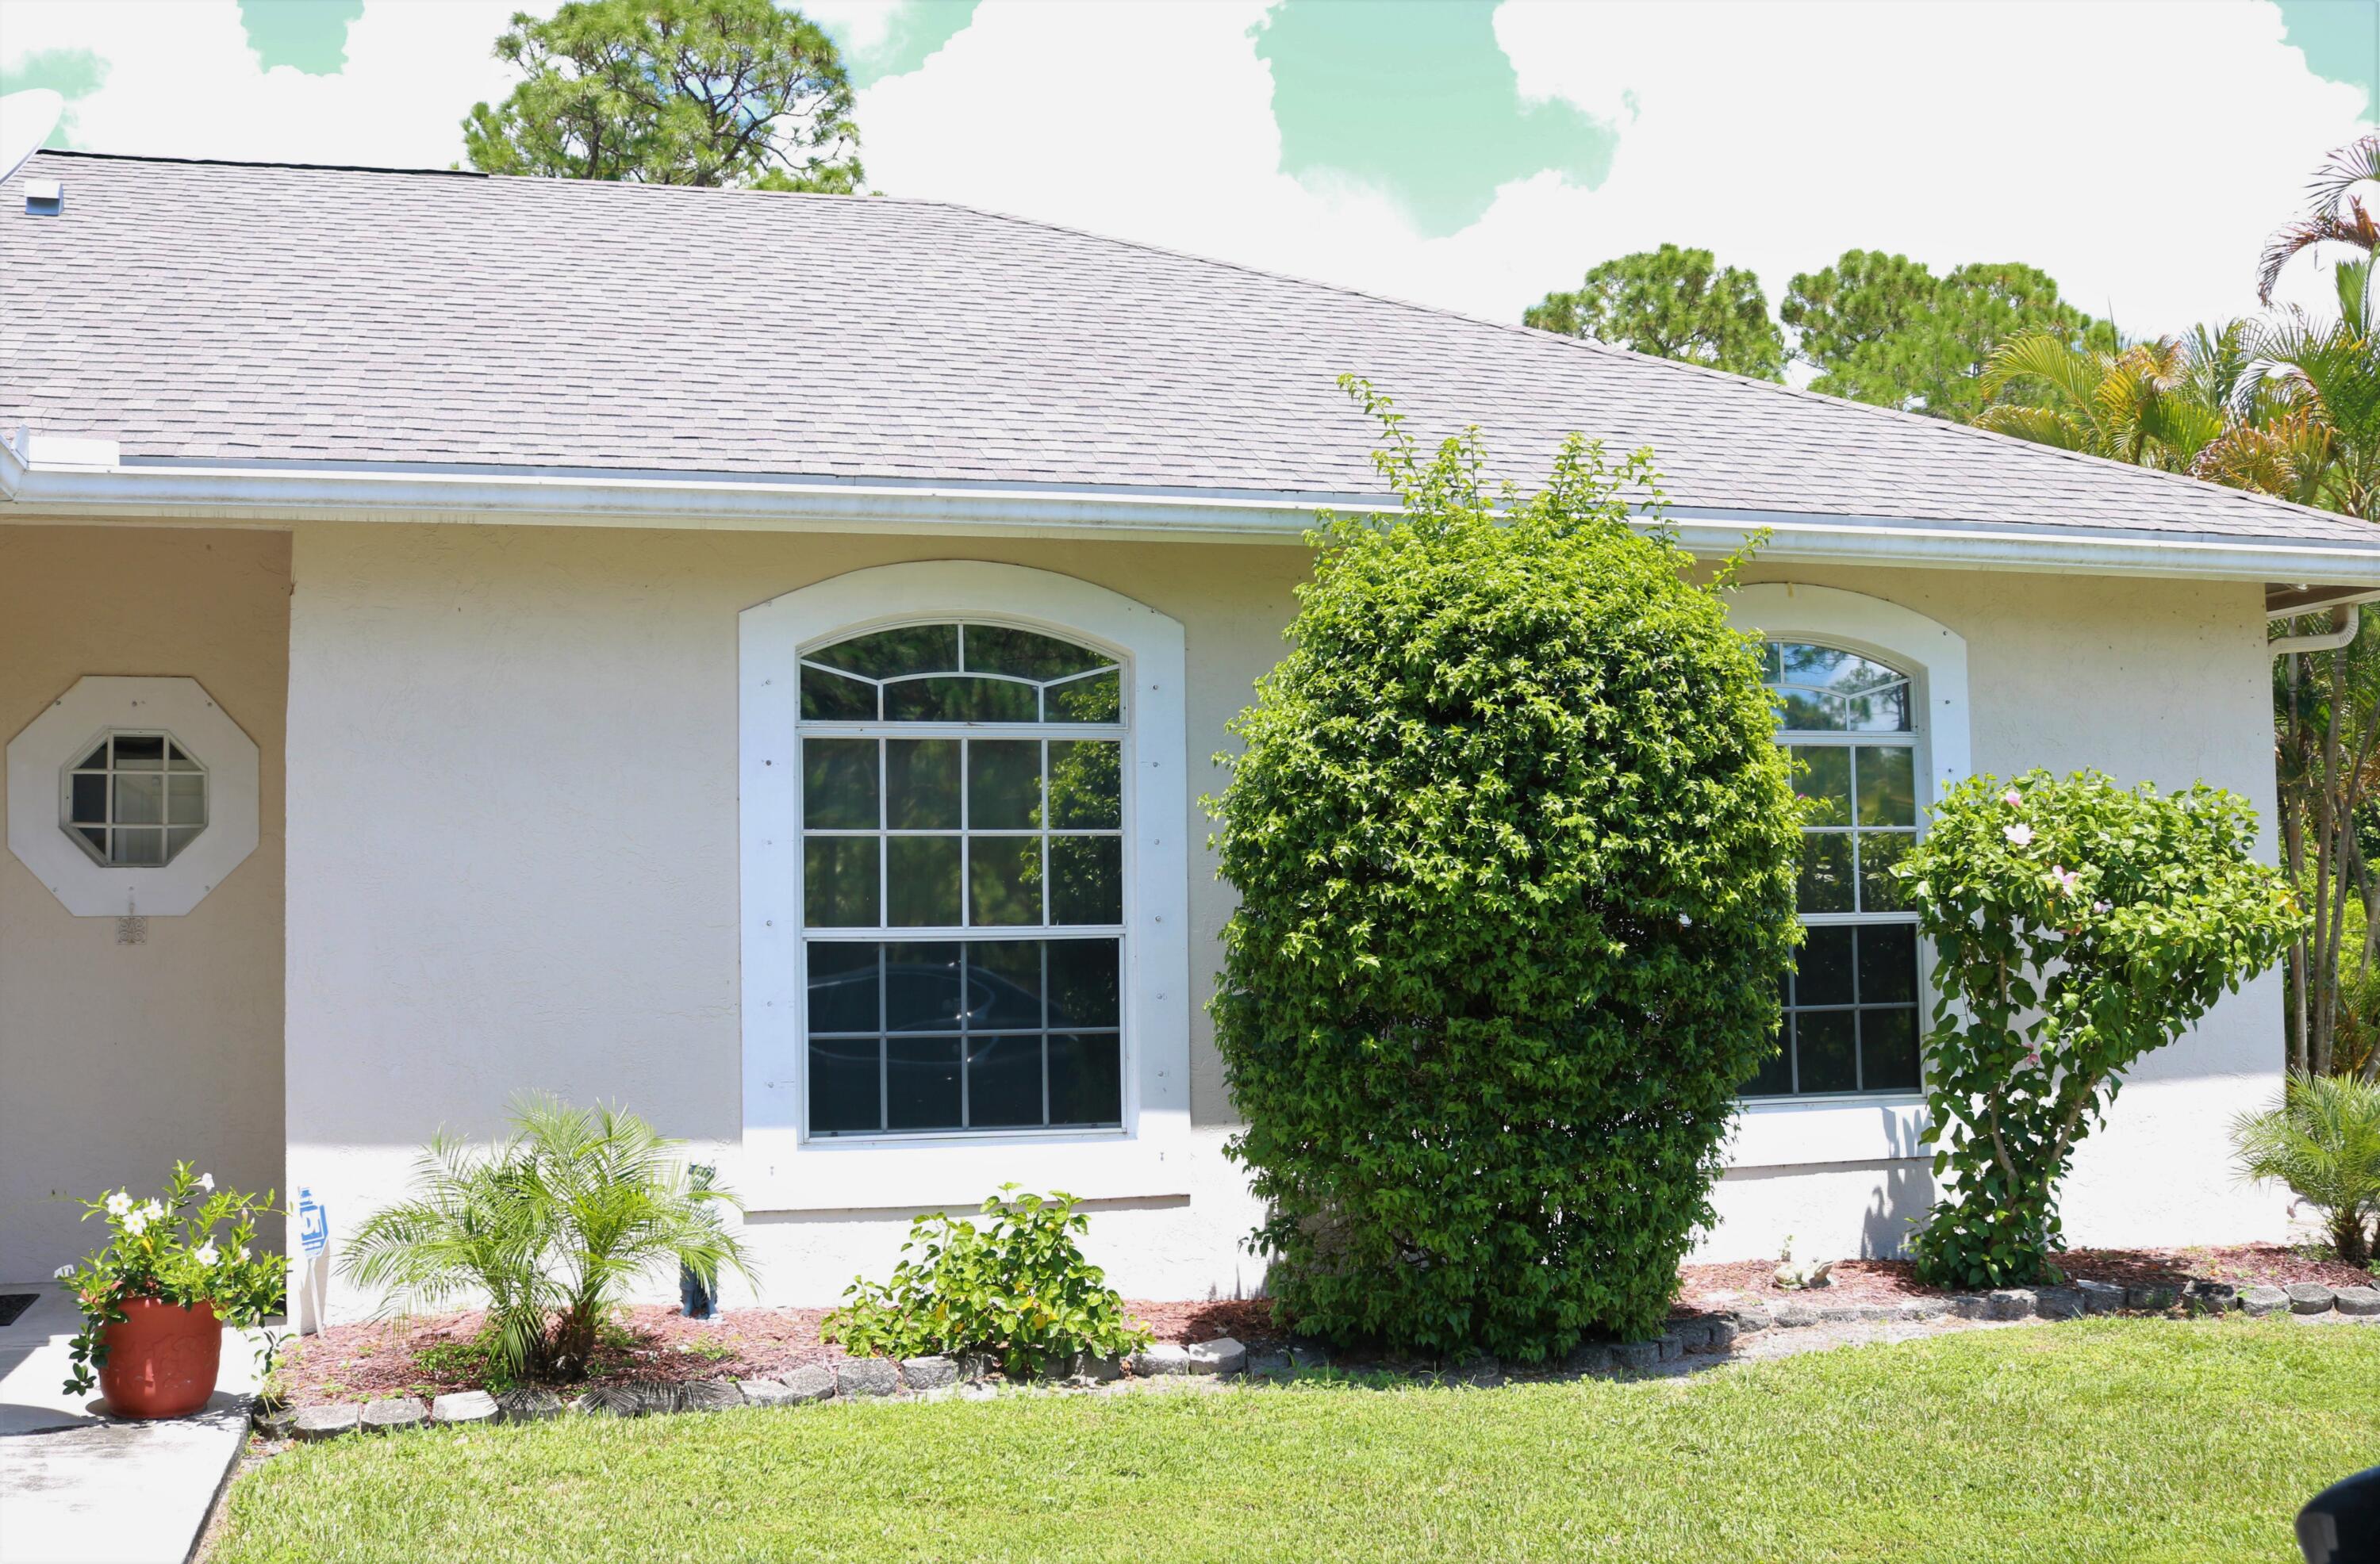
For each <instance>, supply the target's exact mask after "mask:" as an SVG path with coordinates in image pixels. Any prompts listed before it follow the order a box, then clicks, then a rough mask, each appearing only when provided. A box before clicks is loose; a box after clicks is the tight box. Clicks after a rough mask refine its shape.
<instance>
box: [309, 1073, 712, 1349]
mask: <svg viewBox="0 0 2380 1564" xmlns="http://www.w3.org/2000/svg"><path fill="white" fill-rule="evenodd" d="M677 1150H678V1143H677V1142H675V1141H671V1140H666V1139H664V1138H662V1135H661V1134H658V1133H657V1132H656V1131H655V1130H654V1129H653V1127H652V1126H651V1125H650V1124H648V1123H646V1122H645V1121H643V1120H642V1119H639V1118H637V1116H636V1115H634V1114H632V1113H625V1112H622V1111H620V1110H619V1109H613V1108H604V1107H599V1108H592V1109H584V1108H572V1107H570V1106H568V1105H567V1104H565V1103H563V1102H560V1101H558V1100H556V1099H555V1098H553V1097H541V1096H540V1097H523V1098H520V1099H518V1100H517V1101H516V1103H515V1105H514V1109H513V1133H512V1134H510V1135H509V1136H508V1137H507V1138H506V1139H505V1140H504V1142H503V1143H502V1144H500V1145H498V1146H495V1147H494V1148H493V1149H492V1150H489V1149H481V1148H480V1147H478V1146H472V1145H469V1144H467V1143H464V1142H460V1141H456V1140H452V1139H449V1138H448V1137H446V1136H444V1135H440V1136H439V1137H438V1138H436V1139H434V1140H432V1141H431V1143H430V1145H429V1146H428V1147H427V1148H425V1149H424V1150H423V1152H422V1155H421V1158H420V1159H419V1161H418V1162H417V1163H416V1164H415V1166H414V1177H413V1194H412V1197H411V1198H410V1199H408V1200H406V1201H404V1202H402V1203H400V1204H398V1205H395V1206H389V1207H388V1208H387V1209H385V1210H383V1211H379V1212H375V1213H374V1214H373V1215H372V1216H371V1217H370V1218H369V1219H368V1220H366V1221H365V1222H364V1224H363V1226H362V1227H361V1228H359V1229H358V1230H357V1232H356V1236H355V1239H354V1241H353V1242H352V1243H350V1244H349V1246H348V1248H347V1252H346V1255H345V1256H344V1257H343V1258H342V1260H341V1263H340V1271H341V1274H342V1275H344V1276H346V1277H347V1278H348V1279H351V1280H353V1281H356V1282H358V1283H359V1284H361V1285H363V1286H366V1287H370V1288H375V1289H378V1290H380V1291H382V1292H383V1294H384V1295H386V1296H387V1297H388V1298H389V1299H390V1300H391V1301H392V1302H396V1303H403V1304H405V1305H407V1306H428V1307H433V1308H434V1307H437V1306H439V1305H441V1304H443V1303H450V1302H454V1301H455V1300H457V1299H462V1298H466V1297H468V1296H469V1295H471V1294H473V1293H477V1294H479V1295H480V1296H482V1297H484V1298H485V1300H486V1302H487V1306H488V1332H487V1340H488V1348H489V1361H490V1367H491V1368H492V1370H494V1371H495V1373H496V1375H497V1376H501V1377H503V1378H506V1379H526V1378H544V1379H561V1380H568V1379H579V1378H583V1377H585V1376H586V1374H587V1372H588V1363H589V1358H590V1357H591V1356H592V1354H593V1352H594V1350H595V1344H596V1340H597V1337H598V1335H599V1333H600V1332H601V1328H602V1327H603V1325H604V1323H605V1322H606V1321H607V1320H608V1319H610V1318H611V1316H612V1313H613V1310H614V1309H615V1308H617V1307H618V1305H619V1303H620V1302H621V1299H622V1297H623V1296H624V1294H625V1292H626V1291H627V1289H628V1288H629V1287H630V1286H631V1285H632V1284H633V1283H634V1282H635V1281H636V1280H637V1279H638V1278H640V1277H642V1276H644V1275H645V1274H647V1273H648V1272H650V1271H652V1270H654V1269H656V1268H660V1267H666V1266H667V1265H669V1264H671V1263H674V1264H676V1265H678V1266H681V1267H685V1268H686V1269H687V1270H689V1271H691V1272H693V1273H694V1274H695V1275H696V1276H698V1277H699V1278H701V1279H702V1280H703V1282H704V1284H705V1285H706V1286H709V1287H715V1286H716V1285H717V1283H718V1279H719V1275H720V1273H721V1271H722V1270H723V1269H725V1268H728V1267H733V1268H734V1269H735V1271H736V1272H737V1274H739V1275H741V1276H744V1277H745V1278H747V1279H749V1278H750V1276H751V1271H750V1269H749V1268H748V1267H747V1265H746V1262H745V1254H744V1248H743V1245H742V1243H740V1242H739V1241H738V1240H737V1238H736V1237H735V1234H734V1233H733V1232H731V1231H728V1228H727V1225H726V1222H725V1219H724V1212H725V1211H726V1210H727V1209H730V1208H733V1207H734V1206H735V1197H734V1196H733V1195H732V1194H729V1193H728V1192H727V1191H725V1190H722V1189H718V1188H713V1187H710V1186H709V1185H707V1184H706V1183H704V1182H699V1181H698V1180H696V1179H695V1178H693V1177H692V1176H691V1175H690V1174H689V1171H688V1170H687V1168H686V1165H685V1164H684V1163H682V1162H680V1161H679V1160H678V1159H677V1158H676V1156H675V1153H676V1152H677Z"/></svg>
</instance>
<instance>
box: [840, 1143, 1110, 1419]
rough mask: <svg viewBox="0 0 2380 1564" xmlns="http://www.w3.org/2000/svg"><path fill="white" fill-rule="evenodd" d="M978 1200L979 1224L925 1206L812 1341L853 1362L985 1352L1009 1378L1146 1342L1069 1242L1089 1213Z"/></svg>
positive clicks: (1056, 1198)
mask: <svg viewBox="0 0 2380 1564" xmlns="http://www.w3.org/2000/svg"><path fill="white" fill-rule="evenodd" d="M1015 1188H1016V1186H1015V1185H1014V1184H1002V1185H1001V1186H1000V1190H1001V1192H1000V1194H995V1195H992V1196H991V1197H990V1198H989V1199H987V1200H986V1201H985V1202H984V1203H983V1207H982V1214H983V1216H984V1217H986V1218H989V1222H988V1225H987V1226H985V1227H982V1228H977V1226H976V1225H975V1224H974V1223H973V1222H971V1221H968V1220H966V1219H965V1218H952V1217H947V1216H944V1215H943V1214H942V1213H941V1212H939V1211H937V1212H935V1213H933V1214H932V1215H930V1216H925V1217H920V1218H917V1220H916V1221H915V1222H913V1223H911V1224H910V1227H909V1241H908V1242H907V1243H904V1244H903V1245H902V1246H901V1253H902V1254H903V1255H913V1254H914V1255H916V1256H917V1257H916V1258H915V1259H904V1260H902V1261H901V1262H900V1263H899V1264H898V1265H896V1266H894V1267H892V1279H891V1280H889V1281H884V1282H874V1281H870V1280H868V1279H867V1278H866V1277H860V1278H858V1279H856V1280H854V1281H853V1282H852V1284H851V1285H850V1287H848V1288H846V1289H845V1290H844V1294H843V1297H844V1303H843V1307H842V1308H840V1309H837V1310H836V1311H835V1312H834V1313H832V1314H831V1315H827V1317H826V1319H825V1321H824V1322H823V1323H822V1324H821V1325H820V1335H822V1336H823V1337H824V1338H825V1339H826V1340H830V1341H840V1342H842V1343H843V1345H844V1349H845V1350H847V1351H849V1352H855V1353H858V1354H861V1355H863V1356H864V1355H868V1354H874V1353H882V1354H884V1355H885V1356H887V1357H895V1358H914V1357H919V1356H923V1355H926V1354H929V1353H935V1352H949V1353H958V1352H986V1353H990V1354H991V1355H993V1356H995V1357H997V1358H999V1359H1000V1361H1001V1366H1002V1368H1003V1369H1004V1370H1006V1372H1008V1373H1009V1374H1011V1375H1016V1376H1024V1375H1040V1374H1048V1373H1051V1372H1054V1371H1060V1370H1062V1369H1063V1368H1064V1366H1065V1365H1066V1364H1069V1363H1071V1362H1072V1361H1073V1359H1074V1358H1075V1355H1076V1354H1077V1353H1088V1354H1090V1355H1091V1356H1093V1357H1121V1356H1123V1354H1125V1353H1127V1352H1136V1351H1138V1350H1139V1349H1140V1348H1142V1347H1146V1346H1147V1345H1148V1342H1149V1334H1148V1332H1147V1331H1145V1330H1140V1329H1136V1328H1134V1327H1133V1326H1132V1325H1131V1324H1130V1323H1129V1322H1128V1321H1127V1320H1126V1319H1125V1317H1124V1312H1123V1299H1122V1298H1119V1297H1118V1296H1116V1293H1115V1290H1114V1289H1112V1288H1111V1287H1110V1286H1108V1284H1107V1274H1106V1273H1105V1272H1104V1271H1102V1270H1100V1269H1099V1267H1097V1266H1095V1265H1092V1264H1091V1263H1090V1262H1089V1261H1088V1260H1086V1259H1085V1258H1083V1252H1082V1249H1081V1248H1080V1247H1079V1246H1078V1245H1077V1244H1076V1243H1075V1239H1076V1237H1077V1236H1078V1235H1080V1234H1081V1233H1082V1232H1083V1231H1085V1230H1086V1229H1087V1228H1088V1227H1089V1225H1090V1221H1089V1218H1087V1217H1085V1216H1083V1214H1082V1213H1081V1212H1079V1211H1077V1210H1075V1197H1074V1196H1073V1195H1071V1194H1051V1195H1049V1196H1047V1197H1044V1196H1042V1195H1038V1194H1014V1193H1013V1192H1014V1190H1015Z"/></svg>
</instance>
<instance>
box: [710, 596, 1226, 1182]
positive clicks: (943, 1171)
mask: <svg viewBox="0 0 2380 1564" xmlns="http://www.w3.org/2000/svg"><path fill="white" fill-rule="evenodd" d="M943 620H962V621H965V620H974V621H977V622H985V621H990V622H993V623H998V624H1014V625H1017V626H1019V627H1021V628H1024V629H1029V630H1038V631H1041V632H1043V633H1045V634H1048V635H1051V636H1056V637H1061V638H1063V639H1068V640H1074V641H1077V642H1082V643H1086V644H1088V645H1091V646H1095V647H1098V648H1099V649H1101V650H1104V651H1107V652H1110V653H1111V654H1113V655H1114V656H1115V657H1116V658H1117V659H1118V660H1119V661H1120V662H1121V663H1122V665H1123V677H1124V679H1125V680H1126V681H1127V682H1128V684H1129V686H1130V688H1129V693H1128V694H1127V696H1126V697H1125V702H1124V710H1125V717H1126V721H1127V724H1128V725H1127V730H1126V732H1125V734H1124V735H1123V744H1124V755H1123V776H1124V778H1125V782H1124V797H1123V806H1124V843H1123V874H1124V924H1123V974H1122V976H1121V983H1122V994H1121V999H1122V1013H1121V1015H1120V1017H1119V1020H1120V1021H1121V1024H1122V1033H1123V1042H1122V1047H1123V1099H1124V1100H1123V1127H1122V1128H1121V1129H1055V1128H1053V1129H1026V1130H1013V1129H1012V1130H998V1131H983V1130H977V1131H960V1132H951V1133H947V1134H903V1135H900V1136H898V1137H897V1138H876V1137H853V1136H844V1135H836V1136H822V1137H820V1138H817V1139H812V1138H811V1137H810V1136H809V1135H808V1134H807V1124H808V1112H807V1097H806V1079H805V1077H806V1073H807V1072H806V1068H805V1065H806V1060H807V1047H806V1036H807V1026H806V1023H805V1017H804V1008H805V1005H806V1003H807V993H806V992H805V990H804V988H803V985H802V982H801V972H802V957H801V940H802V935H803V927H802V829H801V828H802V816H801V752H800V747H799V745H800V738H799V734H798V732H797V725H798V723H799V720H800V715H801V692H800V685H801V680H800V659H801V654H802V653H803V652H804V651H806V650H807V649H812V648H815V647H819V646H823V645H826V644H828V643H830V642H832V641H839V640H842V639H844V638H845V637H850V636H856V635H864V634H866V633H868V632H869V631H872V630H881V629H888V628H891V627H892V626H894V625H899V624H925V623H932V622H936V621H943ZM739 649H740V669H739V673H738V682H739V685H740V713H739V728H740V758H739V772H740V781H741V789H740V796H741V803H740V808H739V816H740V821H739V824H740V832H741V858H742V866H743V907H742V918H743V950H744V976H743V1035H744V1141H743V1146H742V1152H741V1158H742V1164H743V1165H742V1167H741V1168H740V1169H739V1175H740V1176H739V1178H738V1180H737V1188H738V1190H739V1193H741V1194H743V1196H744V1198H745V1200H746V1202H747V1205H748V1206H751V1207H753V1208H755V1209H759V1210H771V1211H832V1210H862V1209H877V1208H891V1207H912V1208H916V1207H936V1206H953V1207H956V1206H973V1205H974V1204H976V1203H977V1202H978V1201H980V1200H981V1199H982V1198H983V1197H984V1196H985V1195H987V1194H991V1193H992V1192H993V1190H994V1189H995V1188H996V1187H997V1186H998V1185H1000V1184H1001V1183H1002V1182H1008V1181H1011V1180H1014V1181H1015V1182H1019V1183H1021V1184H1023V1185H1025V1186H1026V1188H1028V1189H1037V1190H1052V1189H1062V1190H1064V1191H1066V1192H1068V1193H1069V1194H1075V1195H1079V1196H1082V1197H1083V1198H1085V1199H1095V1200H1096V1199H1118V1198H1139V1197H1149V1196H1178V1195H1186V1194H1188V1193H1189V1182H1188V1177H1187V1175H1188V1171H1189V1168H1188V1145H1189V1130H1190V1107H1189V1102H1190V1096H1189V1087H1190V989H1189V972H1190V953H1189V922H1190V915H1189V901H1190V890H1189V843H1188V840H1187V838H1188V810H1189V797H1188V774H1189V768H1188V761H1187V739H1188V729H1187V720H1188V708H1187V703H1186V700H1185V696H1186V683H1187V673H1188V657H1187V643H1186V641H1185V638H1184V634H1183V630H1182V625H1181V624H1180V623H1179V622H1178V621H1176V620H1174V619H1172V618H1170V617H1168V616H1167V615H1165V614H1162V613H1160V612H1157V611H1156V610H1155V609H1152V608H1150V607H1148V606H1147V604H1145V603H1139V602H1135V601H1134V600H1132V599H1130V598H1127V597H1124V596H1123V595H1122V594H1120V593H1117V592H1111V591H1110V590H1108V589H1107V588H1103V587H1097V586H1094V585H1092V584H1091V583H1089V582H1087V581H1082V580H1078V579H1076V578H1075V577H1074V576H1061V575H1058V574H1056V573H1054V572H1051V571H1044V570H1032V569H1027V568H1026V567H1024V566H1021V565H1012V564H991V563H989V562H985V561H976V560H932V561H921V562H917V563H912V564H890V565H878V566H874V567H872V568H868V569H865V570H856V571H853V572H851V573H850V574H848V575H844V576H835V577H833V578H832V579H831V580H827V581H821V582H819V583H817V584H816V585H814V586H809V587H805V588H800V589H798V590H796V591H793V592H788V593H786V594H785V595H784V596H783V597H780V598H775V599H772V600H770V601H768V602H764V603H761V604H759V605H757V606H755V607H753V608H748V609H746V610H745V611H744V612H743V614H742V616H741V623H740V626H739ZM1006 726H1007V725H1005V724H996V723H983V724H979V725H976V726H973V727H971V728H969V729H968V730H967V731H968V732H970V733H971V734H975V735H977V736H981V737H986V738H991V737H999V736H1002V732H1003V729H1004V728H1005V727H1006ZM938 731H939V730H938ZM1102 731H1105V730H1102ZM1086 736H1087V735H1086Z"/></svg>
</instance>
